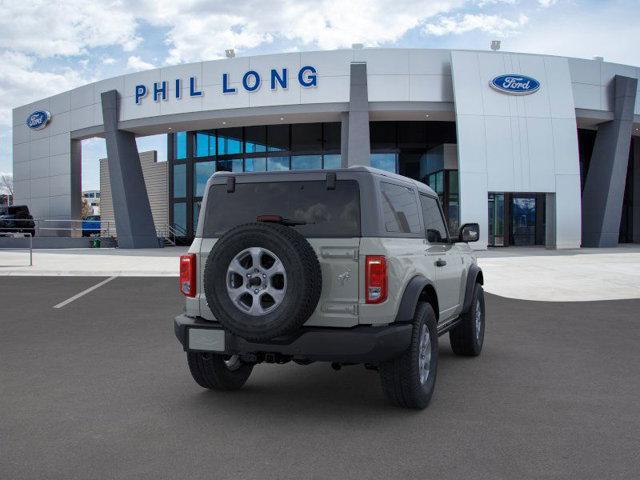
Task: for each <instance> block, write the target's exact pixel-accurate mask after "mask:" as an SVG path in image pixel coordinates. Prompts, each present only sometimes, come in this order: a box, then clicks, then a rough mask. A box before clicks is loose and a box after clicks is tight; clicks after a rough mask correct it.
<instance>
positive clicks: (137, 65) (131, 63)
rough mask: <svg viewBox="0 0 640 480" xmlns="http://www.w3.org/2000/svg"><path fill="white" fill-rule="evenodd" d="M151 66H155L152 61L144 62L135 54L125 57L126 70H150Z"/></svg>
mask: <svg viewBox="0 0 640 480" xmlns="http://www.w3.org/2000/svg"><path fill="white" fill-rule="evenodd" d="M152 68H155V66H154V65H153V64H152V63H149V62H145V61H144V60H142V58H140V57H138V56H136V55H132V56H131V57H129V58H128V59H127V70H132V71H134V72H137V71H140V70H151V69H152Z"/></svg>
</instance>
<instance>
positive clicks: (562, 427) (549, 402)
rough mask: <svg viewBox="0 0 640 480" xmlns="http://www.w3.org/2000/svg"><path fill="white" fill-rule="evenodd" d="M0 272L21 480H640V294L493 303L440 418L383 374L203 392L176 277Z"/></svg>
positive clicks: (311, 372) (258, 373) (444, 359)
mask: <svg viewBox="0 0 640 480" xmlns="http://www.w3.org/2000/svg"><path fill="white" fill-rule="evenodd" d="M101 280H104V279H101V278H96V277H93V278H87V277H64V278H61V277H55V278H54V277H38V278H35V277H20V278H15V277H5V278H0V308H1V311H0V327H1V330H0V470H1V472H2V473H0V477H1V478H7V479H43V478H47V479H65V480H71V479H83V480H86V479H93V478H95V479H103V478H109V479H111V478H118V479H119V478H135V479H146V478H149V479H159V478H176V479H183V478H208V479H213V478H214V479H245V478H247V479H250V478H280V479H284V478H291V479H307V478H314V479H324V478H340V479H345V478H385V479H387V478H441V479H448V478H451V479H461V478H473V479H501V478H505V479H515V478H518V479H521V478H536V479H540V478H563V479H565V478H578V479H590V478H637V477H638V472H640V435H639V433H638V432H640V401H639V400H638V399H639V398H640V368H639V365H640V347H639V346H638V345H640V315H639V314H638V312H639V311H640V300H621V301H603V302H589V303H543V302H530V301H518V300H510V299H505V298H501V297H496V296H490V295H488V296H487V311H488V324H487V329H486V338H485V349H484V352H483V354H482V356H481V357H479V358H476V359H467V358H458V357H455V356H454V355H453V354H452V353H451V350H450V348H449V345H448V338H447V337H442V338H441V339H440V349H441V350H440V355H441V357H440V358H441V361H440V368H439V371H438V380H437V386H436V393H435V396H434V398H433V401H432V403H431V406H430V407H429V408H428V409H427V410H424V411H420V412H415V411H405V410H400V409H396V408H394V407H392V406H390V405H388V404H387V403H386V401H385V399H384V397H383V394H382V391H381V389H380V385H379V380H378V377H377V375H376V374H375V373H374V372H370V371H366V370H365V369H364V368H362V367H347V368H344V369H342V370H341V371H339V372H335V371H333V370H331V368H330V367H329V366H328V365H327V364H313V365H311V366H307V367H303V366H298V365H295V364H287V365H284V366H278V365H260V366H258V367H256V369H254V373H253V375H252V377H251V378H250V379H249V382H248V383H247V385H246V387H245V389H243V390H241V391H239V392H233V393H225V394H221V393H213V392H209V391H205V390H203V389H201V388H200V387H198V386H197V385H196V384H195V383H194V382H193V381H192V379H191V377H190V375H189V372H188V370H187V366H186V362H185V358H184V353H183V352H182V350H181V347H180V346H179V344H178V342H177V341H176V339H175V337H174V335H173V325H172V318H173V316H174V315H175V314H177V313H179V312H180V311H181V308H182V304H181V298H180V297H179V294H178V292H177V285H176V283H177V280H176V279H174V278H116V279H114V280H113V281H110V282H108V283H106V284H104V285H103V286H101V287H100V288H98V289H96V290H94V291H93V292H91V293H89V294H87V295H85V296H83V297H81V298H78V299H77V300H75V301H73V302H71V303H68V304H67V305H65V306H63V307H62V308H57V309H54V308H53V306H54V305H58V304H60V302H62V301H64V300H65V299H68V298H70V297H72V296H74V295H75V294H77V293H78V292H80V291H82V290H84V289H86V288H88V287H90V286H92V285H95V284H97V283H98V282H100V281H101Z"/></svg>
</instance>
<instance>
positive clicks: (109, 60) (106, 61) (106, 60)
mask: <svg viewBox="0 0 640 480" xmlns="http://www.w3.org/2000/svg"><path fill="white" fill-rule="evenodd" d="M102 63H103V64H104V65H113V64H114V63H116V59H115V58H113V57H105V58H103V59H102Z"/></svg>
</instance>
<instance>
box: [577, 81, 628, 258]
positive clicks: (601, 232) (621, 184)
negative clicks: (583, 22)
mask: <svg viewBox="0 0 640 480" xmlns="http://www.w3.org/2000/svg"><path fill="white" fill-rule="evenodd" d="M613 82H614V119H613V120H611V121H610V122H606V123H603V124H601V125H600V126H599V127H598V133H597V135H596V141H595V145H594V147H593V154H592V156H591V162H590V166H589V172H588V174H587V179H586V182H585V186H584V191H583V193H582V246H583V247H615V246H617V245H618V237H619V233H620V217H621V215H622V200H623V196H624V188H625V181H626V176H627V165H628V162H629V146H630V142H631V133H632V130H633V114H634V108H635V101H636V90H637V88H638V80H637V79H636V78H629V77H623V76H620V75H616V76H615V78H614V80H613Z"/></svg>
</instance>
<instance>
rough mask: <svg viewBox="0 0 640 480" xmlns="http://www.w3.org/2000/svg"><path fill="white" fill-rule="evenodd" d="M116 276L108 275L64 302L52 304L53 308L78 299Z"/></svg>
mask: <svg viewBox="0 0 640 480" xmlns="http://www.w3.org/2000/svg"><path fill="white" fill-rule="evenodd" d="M115 278H118V277H117V276H115V277H109V278H107V279H106V280H103V281H101V282H100V283H98V284H96V285H94V286H93V287H89V288H87V289H86V290H83V291H81V292H80V293H78V294H76V295H74V296H73V297H71V298H67V299H66V300H65V301H64V302H60V303H59V304H57V305H54V306H53V308H62V307H64V306H65V305H69V304H70V303H71V302H73V301H74V300H77V299H79V298H80V297H83V296H85V295H86V294H87V293H91V292H93V291H94V290H95V289H96V288H100V287H101V286H103V285H105V284H106V283H109V282H110V281H111V280H113V279H115Z"/></svg>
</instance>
